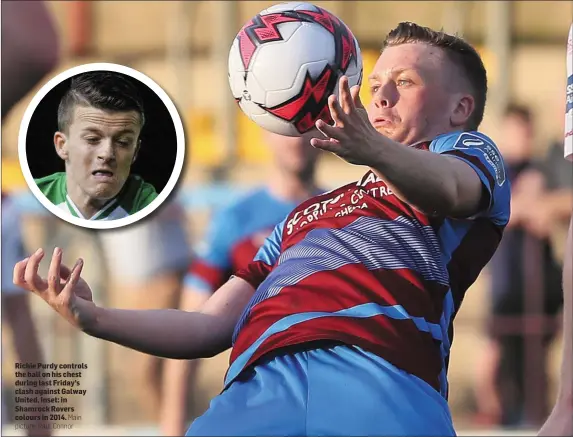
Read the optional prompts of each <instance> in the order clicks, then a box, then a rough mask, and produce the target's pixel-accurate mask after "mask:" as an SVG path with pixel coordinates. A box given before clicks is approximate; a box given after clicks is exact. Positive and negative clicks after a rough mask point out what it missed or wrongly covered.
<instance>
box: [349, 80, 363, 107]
mask: <svg viewBox="0 0 573 437" xmlns="http://www.w3.org/2000/svg"><path fill="white" fill-rule="evenodd" d="M350 95H351V96H352V101H353V102H354V106H356V107H357V108H360V109H364V105H363V104H362V100H360V85H354V86H353V87H352V88H350Z"/></svg>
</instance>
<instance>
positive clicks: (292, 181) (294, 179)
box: [268, 171, 318, 202]
mask: <svg viewBox="0 0 573 437" xmlns="http://www.w3.org/2000/svg"><path fill="white" fill-rule="evenodd" d="M268 187H269V192H270V193H271V194H272V195H273V196H274V197H276V198H278V199H282V200H285V201H290V202H302V201H303V200H306V199H308V198H309V197H311V196H313V195H315V194H316V192H317V191H318V188H317V186H316V183H315V181H314V174H313V175H309V176H308V177H300V176H299V175H296V174H292V173H288V172H281V171H277V172H273V174H272V176H271V177H269V184H268Z"/></svg>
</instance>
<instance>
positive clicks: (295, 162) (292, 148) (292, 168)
mask: <svg viewBox="0 0 573 437" xmlns="http://www.w3.org/2000/svg"><path fill="white" fill-rule="evenodd" d="M265 136H266V138H265V140H266V143H267V144H268V145H269V147H270V148H271V150H272V152H273V159H274V161H275V164H276V165H277V167H278V168H280V169H281V170H283V171H286V172H288V173H291V174H295V175H297V176H299V177H306V176H310V175H312V174H313V172H314V167H315V165H316V160H317V157H318V153H319V151H318V149H315V148H314V147H312V146H311V145H310V140H311V138H313V137H316V136H317V134H316V132H314V133H308V134H305V135H303V136H301V137H285V136H282V135H277V134H273V133H271V132H265Z"/></svg>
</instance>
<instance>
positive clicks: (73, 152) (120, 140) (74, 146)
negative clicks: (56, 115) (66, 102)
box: [54, 106, 141, 202]
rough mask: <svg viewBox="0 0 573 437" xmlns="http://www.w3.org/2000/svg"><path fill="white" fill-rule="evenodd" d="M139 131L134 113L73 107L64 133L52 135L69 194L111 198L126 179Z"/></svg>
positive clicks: (78, 196)
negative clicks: (64, 170)
mask: <svg viewBox="0 0 573 437" xmlns="http://www.w3.org/2000/svg"><path fill="white" fill-rule="evenodd" d="M140 132H141V119H140V115H139V114H138V113H137V112H136V111H125V112H123V111H121V112H113V111H104V110H101V109H97V108H94V107H90V106H77V107H76V108H75V109H74V113H73V117H72V120H71V122H70V124H69V128H68V131H67V132H65V133H64V132H56V134H55V136H54V142H55V145H56V150H57V152H58V155H59V156H60V157H61V158H62V159H63V160H64V161H65V162H66V179H67V182H68V187H67V188H68V192H69V193H70V195H71V194H72V193H74V194H75V198H77V199H86V198H87V199H86V200H92V201H96V202H105V201H107V200H109V199H111V198H113V197H115V196H116V195H117V194H118V193H119V192H120V191H121V189H122V188H123V185H124V184H125V181H126V180H127V178H128V176H129V173H130V170H131V165H132V164H133V161H134V160H135V157H136V154H137V150H138V148H139V134H140ZM72 198H73V197H72Z"/></svg>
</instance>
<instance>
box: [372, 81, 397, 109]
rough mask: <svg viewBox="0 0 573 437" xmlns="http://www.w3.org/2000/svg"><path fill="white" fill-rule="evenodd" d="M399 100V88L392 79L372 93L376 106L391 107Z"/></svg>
mask: <svg viewBox="0 0 573 437" xmlns="http://www.w3.org/2000/svg"><path fill="white" fill-rule="evenodd" d="M397 101H398V90H397V89H396V87H395V86H392V83H391V82H390V81H388V82H386V83H385V84H383V85H380V86H379V87H378V89H377V90H376V92H375V93H374V94H373V95H372V103H373V104H374V106H375V107H376V108H379V109H381V108H391V107H392V106H394V105H395V104H396V102H397Z"/></svg>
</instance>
